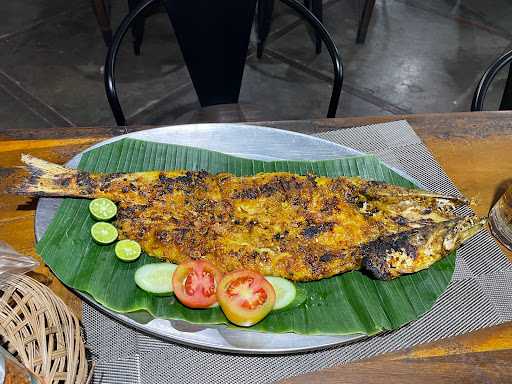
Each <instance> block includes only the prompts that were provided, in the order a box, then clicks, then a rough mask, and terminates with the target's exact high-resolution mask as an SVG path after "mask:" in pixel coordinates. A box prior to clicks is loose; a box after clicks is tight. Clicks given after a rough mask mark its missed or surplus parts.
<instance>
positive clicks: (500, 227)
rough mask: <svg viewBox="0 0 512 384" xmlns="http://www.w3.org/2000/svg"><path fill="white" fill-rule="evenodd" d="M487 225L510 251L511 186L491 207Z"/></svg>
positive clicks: (511, 245) (511, 236) (511, 228)
mask: <svg viewBox="0 0 512 384" xmlns="http://www.w3.org/2000/svg"><path fill="white" fill-rule="evenodd" d="M489 225H490V227H491V232H492V234H493V235H494V237H496V238H497V239H498V240H499V241H500V242H501V243H502V244H503V245H504V246H505V247H507V248H508V249H510V250H511V251H512V186H510V187H508V189H507V190H506V191H505V193H504V194H503V195H502V196H501V197H500V199H499V200H498V201H497V202H496V204H494V206H493V207H492V208H491V211H490V212H489Z"/></svg>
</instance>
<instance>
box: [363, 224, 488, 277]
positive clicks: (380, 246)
mask: <svg viewBox="0 0 512 384" xmlns="http://www.w3.org/2000/svg"><path fill="white" fill-rule="evenodd" d="M486 222H487V219H486V218H479V217H476V216H466V217H457V218H455V219H452V220H447V221H443V222H440V223H436V224H432V225H427V226H424V227H421V228H415V229H411V230H408V231H405V232H400V233H396V234H392V235H387V236H382V237H380V238H378V239H376V240H374V241H371V242H369V243H366V244H363V245H361V246H360V248H359V253H360V257H361V258H362V268H363V270H365V271H366V272H367V273H369V274H370V275H371V276H373V277H374V278H376V279H379V280H391V279H394V278H396V277H398V276H401V275H403V274H408V273H413V272H417V271H420V270H422V269H425V268H428V267H430V266H431V265H432V264H434V263H435V262H436V261H438V260H440V259H442V258H443V257H445V256H446V255H448V254H449V253H450V252H452V251H454V250H455V249H456V248H457V247H459V246H460V245H461V244H462V243H464V242H465V241H466V240H467V239H469V238H470V237H471V236H473V235H474V234H475V233H477V232H478V231H480V230H481V229H482V228H483V227H484V226H485V223H486Z"/></svg>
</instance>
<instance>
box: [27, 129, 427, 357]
mask: <svg viewBox="0 0 512 384" xmlns="http://www.w3.org/2000/svg"><path fill="white" fill-rule="evenodd" d="M126 137H129V138H133V139H139V140H146V141H153V142H159V143H167V144H178V145H187V146H192V147H198V148H204V149H210V150H214V151H219V152H224V153H227V154H231V155H235V156H239V157H244V158H250V159H255V160H323V159H335V158H340V157H346V156H354V155H361V154H362V153H361V152H359V151H356V150H354V149H351V148H348V147H345V146H342V145H338V144H335V143H332V142H330V141H327V140H323V139H319V138H315V137H312V136H308V135H304V134H300V133H295V132H290V131H283V130H279V129H274V128H267V127H260V126H251V125H242V124H192V125H181V126H180V125H177V126H169V127H161V128H154V129H148V130H145V131H139V132H134V133H129V134H126V135H122V136H117V137H114V138H112V139H109V140H106V141H103V142H101V143H98V144H96V145H94V146H92V147H90V148H88V149H87V150H86V151H84V152H87V151H89V150H91V149H94V148H97V147H99V146H102V145H105V144H109V143H112V142H114V141H117V140H121V139H123V138H126ZM84 152H82V153H84ZM82 153H80V154H78V155H76V156H75V157H74V158H73V159H71V160H70V161H69V162H68V163H67V164H66V165H67V166H69V167H72V168H76V166H77V165H78V163H79V161H80V158H81V156H82ZM396 171H397V172H399V173H400V174H402V175H404V174H403V172H400V171H398V170H396ZM404 176H405V177H407V176H406V175H404ZM407 178H409V179H410V177H407ZM415 183H417V182H416V181H415ZM61 201H62V200H61V199H57V198H43V199H40V200H39V202H38V205H37V210H36V219H35V233H36V239H37V240H38V241H39V239H41V238H42V237H43V235H44V233H45V231H46V228H47V227H48V224H49V223H50V222H51V220H52V219H53V216H54V215H55V213H56V211H57V208H58V207H59V205H60V203H61ZM74 292H75V293H76V294H77V295H78V296H80V297H81V298H82V299H83V300H84V301H85V302H87V303H88V304H90V305H91V306H93V307H94V308H96V309H97V310H99V311H100V312H102V313H103V314H106V315H107V316H109V317H111V318H113V319H115V320H117V321H119V322H121V323H123V324H124V325H127V326H129V327H132V328H135V329H137V330H139V331H141V332H144V333H147V334H149V335H152V336H157V337H159V338H163V339H166V340H169V341H173V342H179V343H183V344H187V345H190V346H194V347H198V348H202V349H212V350H220V351H225V352H235V353H244V354H285V353H296V352H303V351H310V350H318V349H322V348H327V347H332V346H335V345H341V344H345V343H348V342H353V341H355V340H359V339H362V338H365V337H367V336H366V335H363V334H352V335H344V336H307V335H298V334H294V333H282V334H275V333H261V332H254V331H249V330H247V331H245V330H238V329H231V328H228V327H226V326H220V325H219V326H202V325H201V326H198V325H195V324H191V323H187V322H184V321H173V320H165V319H155V318H153V317H151V316H150V315H149V314H147V313H146V312H134V313H124V314H122V313H117V312H113V311H111V310H109V309H107V308H105V307H103V306H101V304H99V303H97V302H96V301H95V300H94V299H93V298H92V297H90V296H89V295H87V294H84V293H83V292H80V291H76V290H74Z"/></svg>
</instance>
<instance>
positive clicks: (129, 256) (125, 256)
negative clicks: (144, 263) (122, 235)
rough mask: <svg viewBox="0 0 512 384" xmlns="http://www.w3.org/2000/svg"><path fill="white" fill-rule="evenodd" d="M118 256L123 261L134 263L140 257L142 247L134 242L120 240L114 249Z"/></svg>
mask: <svg viewBox="0 0 512 384" xmlns="http://www.w3.org/2000/svg"><path fill="white" fill-rule="evenodd" d="M114 251H115V252H116V256H117V257H118V258H120V259H121V260H123V261H133V260H136V259H137V258H138V257H139V256H140V245H139V243H137V242H136V241H133V240H120V241H118V242H117V244H116V247H115V249H114Z"/></svg>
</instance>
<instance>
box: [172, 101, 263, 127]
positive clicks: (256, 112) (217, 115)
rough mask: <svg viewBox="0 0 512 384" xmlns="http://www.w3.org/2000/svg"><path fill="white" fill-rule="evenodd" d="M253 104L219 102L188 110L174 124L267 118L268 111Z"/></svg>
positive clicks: (261, 119)
mask: <svg viewBox="0 0 512 384" xmlns="http://www.w3.org/2000/svg"><path fill="white" fill-rule="evenodd" d="M265 112H266V111H265V110H263V109H262V107H260V106H258V105H255V104H246V103H242V104H238V103H235V104H219V105H210V106H208V107H203V108H199V109H196V110H193V111H188V112H186V113H184V114H183V115H181V116H180V117H178V118H177V119H176V121H175V122H174V123H175V124H194V123H238V122H247V121H263V120H268V112H267V113H265Z"/></svg>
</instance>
